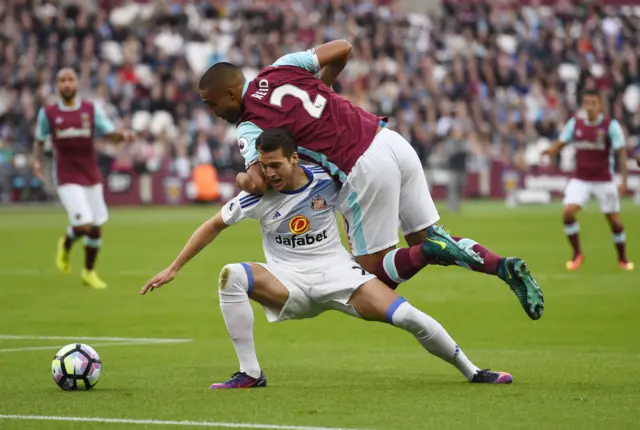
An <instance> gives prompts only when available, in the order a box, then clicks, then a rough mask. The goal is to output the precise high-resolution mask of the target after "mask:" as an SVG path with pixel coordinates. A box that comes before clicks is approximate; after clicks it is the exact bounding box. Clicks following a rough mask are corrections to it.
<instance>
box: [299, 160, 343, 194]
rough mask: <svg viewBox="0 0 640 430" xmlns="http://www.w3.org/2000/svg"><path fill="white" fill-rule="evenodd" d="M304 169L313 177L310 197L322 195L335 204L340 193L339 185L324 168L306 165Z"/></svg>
mask: <svg viewBox="0 0 640 430" xmlns="http://www.w3.org/2000/svg"><path fill="white" fill-rule="evenodd" d="M304 168H305V169H306V170H307V171H308V172H309V173H311V175H313V180H312V181H311V189H310V195H318V194H319V193H320V194H322V195H323V196H324V197H325V198H327V199H328V201H330V202H333V201H334V200H335V198H336V197H337V195H338V192H339V191H340V188H339V187H338V184H337V183H336V181H334V180H333V178H332V177H331V175H329V174H328V173H327V172H326V171H325V170H324V169H323V168H322V167H320V166H317V165H313V164H311V165H305V166H304Z"/></svg>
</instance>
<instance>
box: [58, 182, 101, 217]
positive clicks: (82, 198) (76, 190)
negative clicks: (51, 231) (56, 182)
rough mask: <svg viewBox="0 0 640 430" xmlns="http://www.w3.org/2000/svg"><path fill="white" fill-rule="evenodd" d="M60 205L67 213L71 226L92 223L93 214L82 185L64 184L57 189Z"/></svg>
mask: <svg viewBox="0 0 640 430" xmlns="http://www.w3.org/2000/svg"><path fill="white" fill-rule="evenodd" d="M58 197H59V198H60V203H62V206H63V207H64V209H65V210H66V211H67V216H68V217H69V222H70V223H71V225H72V226H81V225H89V224H92V223H93V213H92V211H91V206H90V205H89V201H88V200H87V195H86V194H85V192H84V187H83V186H82V185H76V184H64V185H60V186H59V187H58Z"/></svg>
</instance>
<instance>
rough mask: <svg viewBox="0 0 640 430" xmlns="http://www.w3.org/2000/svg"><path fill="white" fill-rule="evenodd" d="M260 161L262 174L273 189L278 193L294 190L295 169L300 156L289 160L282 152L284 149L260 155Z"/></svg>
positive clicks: (260, 153)
mask: <svg viewBox="0 0 640 430" xmlns="http://www.w3.org/2000/svg"><path fill="white" fill-rule="evenodd" d="M258 161H259V163H260V167H261V168H262V173H264V176H266V178H267V179H268V180H269V183H270V184H271V187H272V188H273V189H274V190H276V191H282V190H292V189H294V186H293V177H294V172H295V168H296V166H297V165H298V154H297V153H295V152H294V153H293V155H292V156H291V157H290V158H288V157H287V156H285V155H284V153H283V152H282V148H280V149H278V150H277V151H272V152H262V151H260V152H259V153H258Z"/></svg>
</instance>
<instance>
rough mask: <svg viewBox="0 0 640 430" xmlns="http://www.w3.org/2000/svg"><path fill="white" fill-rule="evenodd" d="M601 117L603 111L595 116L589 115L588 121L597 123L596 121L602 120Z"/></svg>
mask: <svg viewBox="0 0 640 430" xmlns="http://www.w3.org/2000/svg"><path fill="white" fill-rule="evenodd" d="M600 118H602V114H601V113H599V114H597V115H596V116H594V117H593V118H591V117H590V116H589V115H587V121H589V124H593V123H596V122H598V121H600Z"/></svg>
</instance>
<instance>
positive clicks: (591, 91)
mask: <svg viewBox="0 0 640 430" xmlns="http://www.w3.org/2000/svg"><path fill="white" fill-rule="evenodd" d="M585 96H594V97H598V98H600V93H599V92H598V90H595V89H587V90H584V91H582V97H583V98H584V97H585Z"/></svg>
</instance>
